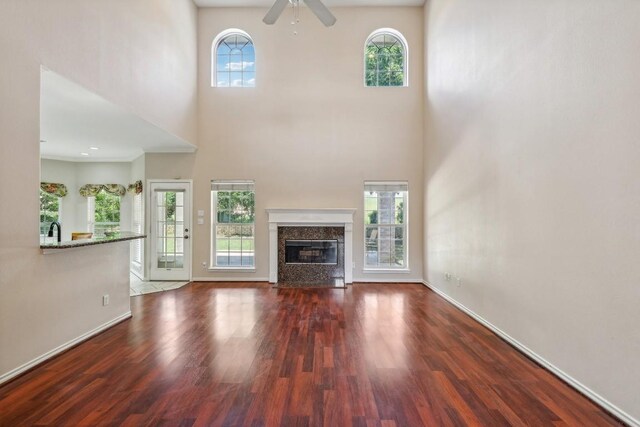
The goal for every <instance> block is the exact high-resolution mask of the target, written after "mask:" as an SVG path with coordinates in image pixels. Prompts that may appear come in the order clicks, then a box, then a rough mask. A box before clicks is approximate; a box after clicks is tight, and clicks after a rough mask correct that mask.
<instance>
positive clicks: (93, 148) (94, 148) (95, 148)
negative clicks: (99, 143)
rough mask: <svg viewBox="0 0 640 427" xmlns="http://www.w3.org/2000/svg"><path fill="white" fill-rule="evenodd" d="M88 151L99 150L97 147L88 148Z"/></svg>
mask: <svg viewBox="0 0 640 427" xmlns="http://www.w3.org/2000/svg"><path fill="white" fill-rule="evenodd" d="M89 150H99V148H98V147H89Z"/></svg>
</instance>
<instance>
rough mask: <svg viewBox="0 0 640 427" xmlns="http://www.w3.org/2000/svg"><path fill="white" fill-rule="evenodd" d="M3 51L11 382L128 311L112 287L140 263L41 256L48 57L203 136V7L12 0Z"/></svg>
mask: <svg viewBox="0 0 640 427" xmlns="http://www.w3.org/2000/svg"><path fill="white" fill-rule="evenodd" d="M0 57H1V58H3V60H2V72H0V181H1V182H3V183H5V185H2V186H0V200H2V209H0V293H1V294H2V298H0V348H1V349H2V351H1V352H0V381H1V380H3V379H4V378H6V377H3V375H4V374H6V373H8V372H11V371H13V370H14V369H15V368H17V367H19V366H22V365H23V364H25V363H28V362H29V361H31V360H34V359H35V358H37V357H39V356H41V355H42V354H45V353H46V352H48V351H50V350H51V349H53V348H56V347H58V346H59V345H61V344H63V343H66V342H69V341H70V340H73V339H75V338H77V337H79V336H81V335H82V334H84V333H86V332H87V331H89V330H92V329H94V328H96V327H98V326H99V325H102V324H104V323H105V321H106V320H105V319H113V318H115V317H117V316H118V315H120V314H122V313H125V312H126V311H127V310H128V298H116V299H112V303H111V304H110V305H109V306H108V307H102V306H101V299H102V294H103V292H108V291H109V289H110V287H111V286H118V285H125V286H126V283H128V265H126V264H125V265H124V269H120V268H119V267H116V268H115V269H113V270H112V271H110V274H109V276H108V277H107V276H100V277H99V278H96V275H94V274H93V270H95V269H96V268H99V266H100V265H108V264H109V263H110V262H113V260H112V259H109V258H108V257H105V256H103V255H104V254H103V253H101V252H100V251H98V250H91V251H86V252H77V253H70V252H67V253H65V254H58V255H53V256H43V255H41V253H40V250H39V236H38V230H37V227H36V226H35V224H37V222H38V196H37V194H38V192H37V189H38V185H39V181H40V174H39V162H40V158H39V148H40V147H39V145H40V144H39V142H38V141H39V139H40V138H39V136H40V135H39V122H40V118H39V110H40V106H39V99H40V67H41V65H44V66H45V67H48V68H50V69H52V70H54V71H56V72H58V73H59V74H61V75H63V76H65V77H67V78H69V79H71V80H73V81H75V82H77V83H79V84H81V85H82V86H84V87H86V88H88V89H90V90H92V91H94V92H96V93H98V94H99V95H101V96H103V97H104V98H106V99H108V100H110V101H112V102H114V103H115V104H117V105H120V106H122V107H125V108H127V109H129V110H131V112H133V113H134V114H137V115H139V116H141V117H143V118H145V119H146V120H149V121H151V122H153V123H155V124H156V125H158V126H159V127H161V128H162V129H164V130H167V131H169V132H171V133H174V134H176V135H178V136H180V137H182V138H184V139H185V140H187V141H189V142H192V143H195V142H196V141H195V139H196V137H195V136H196V126H195V120H196V116H195V108H196V103H195V100H196V88H197V86H196V84H197V82H196V78H195V77H196V8H195V6H194V5H193V3H192V2H191V0H139V1H135V2H129V1H98V0H64V1H63V0H48V1H36V0H3V1H2V2H0ZM7 183H10V184H9V185H7ZM127 247H128V245H127ZM114 256H116V254H115V253H114Z"/></svg>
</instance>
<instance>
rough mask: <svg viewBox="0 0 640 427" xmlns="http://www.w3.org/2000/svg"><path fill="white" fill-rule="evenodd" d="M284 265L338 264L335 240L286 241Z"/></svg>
mask: <svg viewBox="0 0 640 427" xmlns="http://www.w3.org/2000/svg"><path fill="white" fill-rule="evenodd" d="M285 263H286V264H327V265H337V264H338V241H337V240H286V241H285Z"/></svg>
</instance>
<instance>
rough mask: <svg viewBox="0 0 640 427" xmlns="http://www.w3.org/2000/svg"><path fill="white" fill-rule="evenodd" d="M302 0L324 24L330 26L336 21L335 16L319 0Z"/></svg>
mask: <svg viewBox="0 0 640 427" xmlns="http://www.w3.org/2000/svg"><path fill="white" fill-rule="evenodd" d="M304 2H305V3H306V4H307V6H309V9H311V12H313V13H314V14H315V15H316V16H317V17H318V19H319V20H320V21H321V22H322V23H323V24H324V25H325V26H327V27H330V26H332V25H333V24H335V23H336V17H335V16H333V15H332V14H331V12H329V9H327V7H326V6H325V5H324V4H322V2H321V1H320V0H304Z"/></svg>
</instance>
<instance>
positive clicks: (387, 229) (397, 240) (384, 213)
mask: <svg viewBox="0 0 640 427" xmlns="http://www.w3.org/2000/svg"><path fill="white" fill-rule="evenodd" d="M408 200H409V186H408V184H407V183H406V182H371V181H367V182H365V184H364V224H365V225H364V236H365V237H364V239H365V241H364V244H365V260H364V265H365V268H370V269H381V270H386V269H407V268H408V265H407V211H408Z"/></svg>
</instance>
